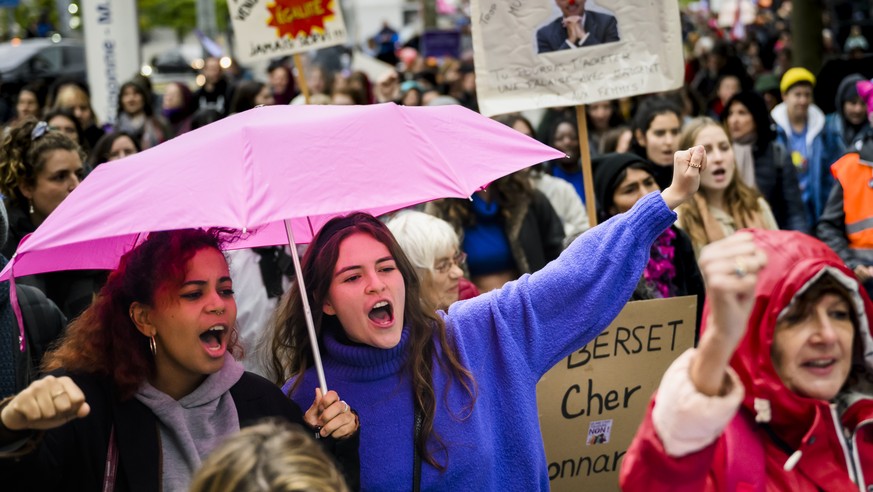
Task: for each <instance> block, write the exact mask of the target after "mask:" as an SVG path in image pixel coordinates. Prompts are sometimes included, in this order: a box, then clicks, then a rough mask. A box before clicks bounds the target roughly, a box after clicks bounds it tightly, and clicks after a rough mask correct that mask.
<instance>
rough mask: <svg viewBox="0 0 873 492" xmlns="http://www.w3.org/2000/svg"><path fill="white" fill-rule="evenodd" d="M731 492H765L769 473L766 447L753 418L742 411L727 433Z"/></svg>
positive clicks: (728, 484) (728, 486)
mask: <svg viewBox="0 0 873 492" xmlns="http://www.w3.org/2000/svg"><path fill="white" fill-rule="evenodd" d="M724 437H725V446H726V447H727V453H726V454H727V474H726V476H727V478H726V481H727V489H726V490H728V491H729V492H734V491H736V492H764V484H765V483H766V482H767V471H766V469H765V468H766V464H765V461H764V460H765V458H764V443H763V442H762V441H761V438H760V437H759V436H758V433H757V424H756V423H755V420H754V418H753V417H752V415H751V414H750V413H749V412H748V411H747V410H745V409H744V408H741V409H740V411H739V412H737V415H736V417H734V419H733V420H731V423H730V424H728V426H727V428H726V429H725V432H724Z"/></svg>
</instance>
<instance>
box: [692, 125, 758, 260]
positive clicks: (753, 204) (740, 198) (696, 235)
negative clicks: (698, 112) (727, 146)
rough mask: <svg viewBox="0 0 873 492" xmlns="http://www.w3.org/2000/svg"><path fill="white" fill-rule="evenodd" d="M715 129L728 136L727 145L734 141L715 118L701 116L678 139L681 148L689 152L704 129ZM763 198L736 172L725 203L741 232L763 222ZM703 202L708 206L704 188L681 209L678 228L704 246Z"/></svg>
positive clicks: (729, 185)
mask: <svg viewBox="0 0 873 492" xmlns="http://www.w3.org/2000/svg"><path fill="white" fill-rule="evenodd" d="M713 126H714V127H716V128H718V129H719V130H721V131H723V132H724V133H725V135H726V136H727V139H728V142H730V141H731V140H730V135H728V133H727V132H726V131H725V130H724V128H723V127H722V126H721V125H719V124H718V123H717V122H716V121H715V120H713V119H712V118H709V117H706V116H701V117H698V118H694V119H693V120H691V121H689V122H688V123H686V124H685V126H684V127H683V129H682V133H681V134H680V136H679V148H680V149H690V148H691V147H693V146H694V142H695V141H696V140H697V137H698V135H700V132H701V131H703V130H704V129H705V128H709V127H713ZM731 143H732V142H731ZM734 167H736V162H734ZM760 197H761V194H760V193H758V192H757V191H756V190H755V189H753V188H750V187H749V186H748V185H746V184H745V183H744V182H743V180H742V178H741V177H740V173H739V172H737V171H736V170H735V171H734V173H733V176H732V177H731V181H730V183H728V185H727V188H725V191H724V203H725V212H727V213H728V215H730V216H731V218H732V219H733V220H734V223H736V224H737V226H738V227H737V228H738V229H741V228H744V227H751V226H753V225H754V224H755V223H756V222H759V221H760V215H761V212H762V210H761V205H760V203H759V202H758V199H759V198H760ZM700 202H702V203H706V193H705V191H704V190H703V188H701V189H699V190H698V191H697V194H696V196H695V199H694V200H688V201H686V202H685V203H683V204H682V205H680V208H681V213H680V218H679V226H680V227H681V228H682V230H684V231H685V232H687V233H688V235H689V236H691V240H692V242H693V243H694V244H696V245H701V246H703V245H706V244H709V242H710V241H709V238H708V237H707V234H706V231H705V229H704V220H703V214H702V212H701V210H700V205H699V203H700Z"/></svg>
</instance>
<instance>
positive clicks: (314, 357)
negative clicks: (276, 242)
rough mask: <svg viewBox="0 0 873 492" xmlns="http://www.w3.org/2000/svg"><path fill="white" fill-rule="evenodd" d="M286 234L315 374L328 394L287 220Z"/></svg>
mask: <svg viewBox="0 0 873 492" xmlns="http://www.w3.org/2000/svg"><path fill="white" fill-rule="evenodd" d="M285 232H286V233H287V234H288V245H289V246H291V258H292V259H293V260H294V272H295V274H296V275H297V286H298V287H299V288H300V300H301V301H303V314H304V315H305V316H306V329H307V331H308V332H309V343H310V344H311V345H312V360H313V362H314V364H315V372H316V373H318V384H319V385H320V386H321V394H322V395H326V394H327V381H326V380H325V379H324V367H323V366H322V365H321V352H319V350H318V337H316V335H315V323H313V322H312V310H311V309H310V307H309V296H307V295H306V284H304V283H303V269H302V268H300V258H299V257H298V256H297V243H296V242H295V241H294V232H293V231H292V230H291V221H290V220H285Z"/></svg>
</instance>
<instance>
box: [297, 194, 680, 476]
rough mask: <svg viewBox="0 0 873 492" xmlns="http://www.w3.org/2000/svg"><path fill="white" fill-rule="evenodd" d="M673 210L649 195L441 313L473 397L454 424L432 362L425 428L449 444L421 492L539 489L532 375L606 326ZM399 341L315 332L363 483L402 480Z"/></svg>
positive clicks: (403, 389) (308, 398) (308, 395)
mask: <svg viewBox="0 0 873 492" xmlns="http://www.w3.org/2000/svg"><path fill="white" fill-rule="evenodd" d="M675 218H676V217H675V214H674V213H673V212H672V211H670V209H669V208H668V207H667V206H666V204H665V203H664V201H663V199H662V198H661V195H660V194H659V193H652V194H650V195H648V196H646V197H645V198H643V199H642V200H640V201H639V202H638V203H637V204H636V205H635V206H634V208H633V209H632V210H630V211H629V212H627V213H625V214H620V215H617V216H615V217H613V218H612V219H610V220H609V221H607V222H605V223H603V224H601V225H600V226H597V227H595V228H592V229H591V230H589V231H588V232H586V233H585V234H583V235H581V236H580V237H579V238H577V239H576V240H575V241H574V242H573V244H572V245H570V247H568V248H567V250H566V251H564V252H563V253H562V254H561V256H560V257H558V259H556V260H555V261H553V262H551V263H549V264H548V265H547V266H546V267H545V268H543V269H542V270H540V271H539V272H537V273H534V274H532V275H524V276H522V277H521V278H520V279H518V280H517V281H514V282H509V283H507V284H506V285H505V286H504V287H503V288H502V289H500V290H496V291H492V292H489V293H488V294H484V295H481V296H479V297H476V298H473V299H470V300H467V301H462V302H457V303H455V304H453V305H452V306H451V307H450V308H449V312H448V314H445V313H441V314H442V315H443V318H444V319H445V322H446V328H447V330H448V336H449V341H450V342H451V343H454V344H455V345H456V346H457V348H458V353H459V355H460V360H461V362H462V363H463V364H464V365H465V366H466V367H467V368H468V369H470V371H471V372H472V373H473V376H474V378H475V379H476V382H477V384H478V390H479V396H478V399H477V400H476V404H475V407H474V409H473V411H472V414H470V415H469V416H467V418H466V419H464V420H461V419H460V417H461V416H464V415H465V407H466V406H467V405H468V404H469V398H468V397H467V396H466V393H465V392H464V390H463V388H462V387H461V386H460V384H458V383H456V382H452V384H450V385H449V387H448V389H446V378H447V375H446V373H445V372H443V371H442V369H441V368H440V367H439V365H438V364H436V363H435V364H434V387H435V389H436V395H437V409H438V410H437V415H436V417H435V421H434V428H435V430H436V431H437V433H438V434H439V435H440V436H441V438H442V440H443V442H444V443H446V445H447V448H448V457H447V458H446V456H444V455H442V454H439V453H437V454H436V457H437V459H438V461H440V462H442V463H447V469H446V471H444V472H442V473H440V472H439V471H438V470H437V469H436V468H434V467H432V466H430V465H428V464H427V462H423V463H422V480H421V481H422V488H421V489H422V490H423V491H428V490H440V491H444V490H464V491H467V490H469V491H486V490H487V491H490V490H501V491H503V490H519V491H534V490H549V478H548V474H547V465H546V457H545V452H544V450H543V441H542V437H541V435H540V426H539V418H538V414H537V402H536V384H537V381H539V379H540V377H541V376H542V375H543V374H545V373H546V371H548V370H549V369H551V367H552V366H554V365H555V364H556V363H557V362H558V361H560V360H561V359H563V358H564V357H566V356H568V355H569V354H570V353H572V352H573V351H574V350H576V349H578V348H580V347H582V346H583V345H585V344H587V343H588V342H589V341H590V340H592V339H593V338H594V337H595V336H597V335H598V334H599V333H600V332H601V331H602V330H603V329H605V328H606V327H607V326H608V325H609V323H611V322H612V320H613V319H614V318H615V316H616V315H617V314H618V313H619V311H621V309H622V307H623V306H624V304H625V302H627V300H628V299H629V298H630V296H631V293H632V292H633V290H634V287H635V286H636V285H637V282H638V281H639V278H640V275H642V272H643V268H644V267H645V265H646V262H647V261H648V258H649V249H650V247H651V245H652V242H653V241H654V240H655V238H657V237H658V236H659V235H660V234H661V232H663V231H664V229H666V228H667V227H668V226H669V225H670V224H672V223H673V221H674V220H675ZM408 344H409V333H408V328H407V329H404V331H403V334H402V336H401V339H400V343H399V344H398V345H397V346H396V347H394V348H392V349H387V350H385V349H378V348H374V347H369V346H362V345H355V346H351V345H347V344H343V343H341V342H339V341H338V340H337V339H336V338H335V337H334V336H332V335H331V334H330V333H329V332H325V333H324V335H323V336H322V346H321V348H322V358H323V362H324V371H325V374H326V377H327V383H328V388H329V389H333V390H336V391H337V392H338V393H339V395H340V397H341V398H343V399H344V400H346V401H348V402H349V404H350V405H351V406H352V407H353V408H355V410H356V411H357V412H358V414H359V416H360V420H361V430H360V432H361V448H360V454H361V484H362V488H363V489H364V490H377V491H394V490H399V491H407V490H410V489H411V487H412V460H413V453H412V451H413V450H412V447H413V445H412V438H413V420H414V418H413V403H412V388H411V386H410V379H409V377H408V376H407V374H405V373H401V367H402V365H403V362H404V361H405V357H406V351H407V347H408ZM290 384H291V382H290V381H289V382H288V383H286V385H285V388H284V389H285V391H286V393H287V391H288V390H289V388H290ZM317 385H318V382H317V379H316V376H315V371H314V370H310V371H308V372H307V373H305V374H304V377H303V381H302V382H301V384H300V386H299V387H298V389H297V391H296V393H295V394H293V395H292V398H293V399H294V400H295V401H296V402H297V403H298V404H299V405H300V406H301V407H302V408H308V407H309V405H310V404H311V403H312V397H313V393H314V391H315V387H316V386H317ZM432 449H433V448H432Z"/></svg>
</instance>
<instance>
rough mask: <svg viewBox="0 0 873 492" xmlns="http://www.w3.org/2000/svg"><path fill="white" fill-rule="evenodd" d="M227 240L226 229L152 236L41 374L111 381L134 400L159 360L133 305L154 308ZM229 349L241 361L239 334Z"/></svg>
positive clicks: (130, 255)
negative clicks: (206, 252) (203, 255)
mask: <svg viewBox="0 0 873 492" xmlns="http://www.w3.org/2000/svg"><path fill="white" fill-rule="evenodd" d="M229 240H232V236H231V231H229V230H226V229H210V230H208V231H203V230H200V229H183V230H177V231H163V232H153V233H151V234H150V235H149V237H148V239H146V240H145V241H144V242H143V243H142V244H141V245H139V246H137V247H136V248H134V249H133V250H131V251H129V252H127V253H126V254H125V255H124V256H122V257H121V262H120V264H119V265H118V268H116V269H115V270H114V271H113V272H112V273H110V274H109V279H108V280H107V281H106V285H104V286H103V288H102V289H101V290H100V293H99V294H98V295H97V297H96V298H95V299H94V302H93V303H91V305H90V306H89V307H88V309H86V310H85V311H84V312H83V313H82V314H81V315H80V316H79V317H78V318H76V319H75V320H73V322H72V323H70V326H68V327H67V330H66V332H65V334H64V335H63V337H62V338H61V339H60V341H59V342H58V344H57V345H56V348H54V349H53V350H52V351H50V352H49V353H47V354H46V356H45V358H44V359H43V363H42V368H43V370H44V371H53V370H55V369H64V370H66V371H69V372H72V373H80V374H95V375H100V376H108V377H110V378H112V381H113V382H114V383H115V387H116V389H117V390H118V393H119V395H120V396H121V398H122V399H127V398H130V397H131V396H133V394H134V393H135V392H136V390H137V389H138V388H139V386H140V384H142V382H143V381H145V380H146V379H148V377H150V376H152V375H154V373H155V359H154V357H153V356H152V354H151V351H150V350H149V342H148V340H149V339H148V337H146V336H144V335H143V334H142V333H140V331H139V330H137V328H136V325H134V324H133V321H132V320H131V319H130V305H131V304H133V303H134V302H140V303H143V304H146V305H149V306H154V305H155V301H156V296H157V295H158V291H159V290H160V289H161V288H163V287H164V286H166V285H176V284H178V285H181V283H182V282H184V281H185V273H186V270H185V269H186V266H187V264H188V261H189V260H191V258H193V257H194V255H195V254H196V253H197V252H198V251H200V250H203V249H215V250H216V251H220V245H221V244H222V243H224V242H227V241H229ZM228 348H229V349H230V350H231V352H232V353H234V354H235V355H239V347H238V343H237V334H236V330H235V329H234V330H231V335H230V339H229V341H228Z"/></svg>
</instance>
